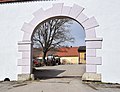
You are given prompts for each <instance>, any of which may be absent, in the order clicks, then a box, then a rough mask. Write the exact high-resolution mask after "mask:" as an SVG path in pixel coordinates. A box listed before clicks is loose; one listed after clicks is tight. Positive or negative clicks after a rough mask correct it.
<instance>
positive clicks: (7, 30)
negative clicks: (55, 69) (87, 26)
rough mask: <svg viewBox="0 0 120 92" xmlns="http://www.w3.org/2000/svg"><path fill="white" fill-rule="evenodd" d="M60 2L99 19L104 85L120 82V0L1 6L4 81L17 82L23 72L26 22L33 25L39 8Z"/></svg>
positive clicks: (0, 62)
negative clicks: (21, 49)
mask: <svg viewBox="0 0 120 92" xmlns="http://www.w3.org/2000/svg"><path fill="white" fill-rule="evenodd" d="M58 2H60V3H62V2H63V3H65V5H68V6H72V5H73V4H74V3H76V4H78V5H80V6H82V7H84V8H85V10H84V11H83V12H84V14H86V15H87V16H88V17H92V16H95V18H96V19H97V21H98V23H99V25H100V26H99V27H98V28H96V32H97V33H96V34H97V37H102V38H103V44H102V46H103V47H102V50H97V56H102V65H100V66H98V68H97V69H98V70H97V72H98V73H101V74H102V81H104V82H117V83H120V73H119V72H120V68H119V66H120V58H119V56H120V49H119V47H120V43H119V36H120V31H119V29H120V25H119V24H120V21H119V20H120V12H119V8H120V6H119V5H120V0H104V1H103V0H64V1H63V0H56V1H46V2H45V1H42V2H30V3H14V4H2V5H0V42H1V45H0V70H1V72H0V80H3V79H4V78H6V77H8V78H10V79H11V80H16V79H17V74H18V73H20V72H21V71H18V70H19V69H17V60H18V59H19V58H21V57H22V55H21V54H20V53H18V45H17V44H18V41H21V40H22V36H23V33H22V31H20V30H21V28H22V25H23V24H24V22H29V21H30V20H31V19H32V18H33V15H32V14H33V13H34V12H35V11H37V10H38V9H39V8H41V7H42V8H44V9H47V8H50V7H51V6H52V3H58ZM19 68H20V67H19Z"/></svg>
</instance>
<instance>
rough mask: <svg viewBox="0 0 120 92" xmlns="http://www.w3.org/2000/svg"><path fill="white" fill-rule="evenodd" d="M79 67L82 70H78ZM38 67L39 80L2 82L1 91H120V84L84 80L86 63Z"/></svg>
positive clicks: (37, 75) (0, 84)
mask: <svg viewBox="0 0 120 92" xmlns="http://www.w3.org/2000/svg"><path fill="white" fill-rule="evenodd" d="M78 68H79V69H80V71H81V72H80V71H79V72H78V71H76V69H78ZM81 68H82V69H81ZM36 69H37V71H35V73H36V77H37V78H36V79H37V80H35V81H24V82H1V83H0V92H120V85H119V84H105V83H100V82H96V83H95V82H89V83H85V82H82V80H81V75H82V74H83V72H84V70H85V65H65V66H63V65H61V66H54V67H40V68H36ZM53 72H54V73H53ZM46 73H47V74H46ZM40 75H42V77H40ZM44 77H45V78H44Z"/></svg>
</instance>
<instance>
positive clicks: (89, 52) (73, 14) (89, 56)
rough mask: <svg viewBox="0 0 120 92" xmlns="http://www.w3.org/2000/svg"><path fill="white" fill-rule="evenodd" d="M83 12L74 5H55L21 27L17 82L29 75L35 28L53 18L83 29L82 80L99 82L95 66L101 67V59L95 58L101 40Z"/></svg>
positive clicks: (93, 24)
mask: <svg viewBox="0 0 120 92" xmlns="http://www.w3.org/2000/svg"><path fill="white" fill-rule="evenodd" d="M83 10H84V8H83V7H81V6H79V5H76V4H74V5H73V6H72V7H70V6H64V4H63V3H57V4H53V6H52V7H51V8H49V9H47V10H43V9H42V8H40V9H39V10H38V11H36V12H35V13H33V15H34V18H33V19H32V20H31V21H30V22H29V23H24V25H23V26H22V29H21V31H23V32H24V34H23V39H22V41H20V42H18V51H19V52H21V53H22V58H21V59H19V60H18V69H19V71H20V72H21V73H20V74H18V80H26V79H28V78H29V77H30V74H31V45H32V43H31V36H32V33H33V31H34V29H35V27H36V26H37V25H38V24H39V23H41V22H42V21H44V20H46V19H48V18H50V17H55V16H66V17H70V18H72V19H75V20H76V21H78V22H79V23H80V24H81V25H82V26H83V27H84V29H85V34H86V39H85V41H86V73H85V74H84V75H83V80H95V81H100V80H101V75H100V74H97V65H101V63H102V58H101V57H96V50H97V49H101V48H102V38H97V37H96V32H95V28H96V27H98V26H99V25H98V23H97V21H96V19H95V18H94V17H91V18H88V17H87V16H86V15H85V14H83V13H82V11H83Z"/></svg>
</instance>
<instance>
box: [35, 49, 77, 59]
mask: <svg viewBox="0 0 120 92" xmlns="http://www.w3.org/2000/svg"><path fill="white" fill-rule="evenodd" d="M78 48H79V47H61V48H59V49H58V51H56V52H53V51H49V52H48V53H47V55H50V54H54V55H57V56H59V57H76V56H78ZM40 50H41V49H40V48H39V49H35V48H34V50H33V56H37V57H38V56H39V57H41V56H42V53H41V52H40Z"/></svg>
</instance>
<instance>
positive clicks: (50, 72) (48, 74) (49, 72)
mask: <svg viewBox="0 0 120 92" xmlns="http://www.w3.org/2000/svg"><path fill="white" fill-rule="evenodd" d="M65 71H66V70H57V69H41V70H36V69H34V70H33V73H34V78H35V79H48V78H58V75H59V74H61V73H63V72H65Z"/></svg>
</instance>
